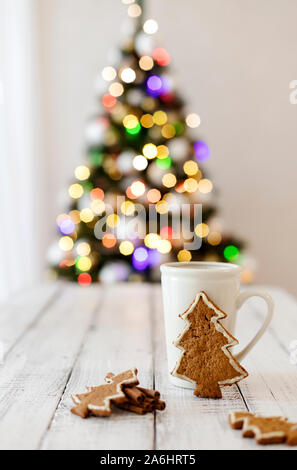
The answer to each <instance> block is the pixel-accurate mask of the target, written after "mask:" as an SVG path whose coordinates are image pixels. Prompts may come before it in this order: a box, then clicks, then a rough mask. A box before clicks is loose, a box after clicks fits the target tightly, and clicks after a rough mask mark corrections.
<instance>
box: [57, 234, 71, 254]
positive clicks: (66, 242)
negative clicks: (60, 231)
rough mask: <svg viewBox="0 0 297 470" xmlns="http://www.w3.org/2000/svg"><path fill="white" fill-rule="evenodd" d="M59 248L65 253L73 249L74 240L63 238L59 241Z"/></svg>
mask: <svg viewBox="0 0 297 470" xmlns="http://www.w3.org/2000/svg"><path fill="white" fill-rule="evenodd" d="M59 247H60V248H61V250H63V251H69V250H72V248H73V240H72V238H71V237H61V238H60V240H59Z"/></svg>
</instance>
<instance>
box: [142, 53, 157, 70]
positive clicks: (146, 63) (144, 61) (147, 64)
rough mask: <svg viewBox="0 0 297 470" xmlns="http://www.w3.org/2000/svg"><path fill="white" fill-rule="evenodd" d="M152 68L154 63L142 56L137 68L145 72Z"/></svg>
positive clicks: (148, 57) (146, 56)
mask: <svg viewBox="0 0 297 470" xmlns="http://www.w3.org/2000/svg"><path fill="white" fill-rule="evenodd" d="M153 66H154V61H153V59H152V58H151V57H150V56H148V55H144V56H142V57H141V58H140V59H139V67H140V68H141V69H142V70H145V71H147V70H151V69H152V68H153Z"/></svg>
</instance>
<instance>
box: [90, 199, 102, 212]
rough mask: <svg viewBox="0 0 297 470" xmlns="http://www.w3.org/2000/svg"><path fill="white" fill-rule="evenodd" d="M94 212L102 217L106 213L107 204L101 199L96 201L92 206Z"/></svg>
mask: <svg viewBox="0 0 297 470" xmlns="http://www.w3.org/2000/svg"><path fill="white" fill-rule="evenodd" d="M91 207H92V211H93V212H94V214H96V215H101V214H103V212H104V211H105V204H104V202H103V201H101V199H95V201H93V202H92V204H91Z"/></svg>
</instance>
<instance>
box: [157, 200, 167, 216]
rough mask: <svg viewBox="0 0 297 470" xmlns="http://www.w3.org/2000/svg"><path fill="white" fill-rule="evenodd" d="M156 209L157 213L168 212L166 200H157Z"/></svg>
mask: <svg viewBox="0 0 297 470" xmlns="http://www.w3.org/2000/svg"><path fill="white" fill-rule="evenodd" d="M156 211H157V212H158V214H166V213H167V212H168V202H166V201H159V202H157V204H156Z"/></svg>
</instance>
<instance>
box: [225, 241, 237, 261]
mask: <svg viewBox="0 0 297 470" xmlns="http://www.w3.org/2000/svg"><path fill="white" fill-rule="evenodd" d="M238 255H239V249H238V248H237V246H234V245H228V246H226V248H225V249H224V256H225V258H226V259H227V260H228V261H234V260H236V258H238Z"/></svg>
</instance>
